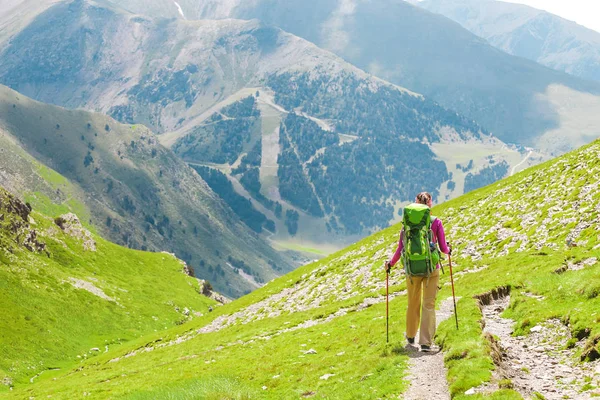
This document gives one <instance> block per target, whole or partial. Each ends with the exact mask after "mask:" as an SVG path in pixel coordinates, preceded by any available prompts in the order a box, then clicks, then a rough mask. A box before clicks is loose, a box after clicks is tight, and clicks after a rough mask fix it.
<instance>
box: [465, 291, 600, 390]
mask: <svg viewBox="0 0 600 400" xmlns="http://www.w3.org/2000/svg"><path fill="white" fill-rule="evenodd" d="M509 301H510V298H509V297H504V298H501V299H498V300H494V301H493V302H492V303H491V304H490V305H487V306H484V307H483V310H482V311H483V317H484V320H485V329H484V331H485V332H488V333H490V334H492V335H494V336H495V337H497V339H498V341H499V342H498V344H499V347H500V351H501V353H502V354H501V360H502V361H501V363H500V365H499V366H498V368H497V370H496V371H495V376H494V378H493V379H492V383H488V384H485V385H482V386H480V387H477V388H473V389H471V390H470V391H467V394H471V393H472V394H475V393H489V392H492V391H495V390H497V389H498V385H497V383H498V382H499V381H500V380H502V379H504V380H505V382H506V380H510V383H511V384H512V386H513V388H514V389H515V390H517V391H518V392H519V393H520V394H521V395H522V396H523V397H524V398H525V399H530V398H534V399H535V398H537V395H536V393H539V394H541V395H543V396H544V397H543V398H545V399H548V400H552V399H591V398H592V397H596V396H600V393H599V392H598V390H597V389H594V388H596V387H598V385H599V384H600V363H599V362H594V363H580V362H578V359H577V358H576V350H577V348H579V347H580V346H583V343H584V340H582V341H580V342H578V343H576V344H575V346H574V347H573V348H571V349H567V348H566V347H567V346H566V345H567V342H568V341H569V340H570V339H571V334H570V331H569V329H568V328H567V327H566V326H565V325H563V324H562V323H561V322H560V321H559V320H556V319H551V320H548V321H546V322H544V323H543V324H540V325H536V326H534V327H532V328H531V332H530V334H528V335H526V336H512V335H511V333H512V329H513V326H514V321H512V320H510V319H507V318H502V317H501V316H500V314H501V313H502V312H503V311H504V310H505V309H506V307H508V304H509Z"/></svg>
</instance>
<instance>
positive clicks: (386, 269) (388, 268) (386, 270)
mask: <svg viewBox="0 0 600 400" xmlns="http://www.w3.org/2000/svg"><path fill="white" fill-rule="evenodd" d="M391 270H392V264H390V262H389V261H388V262H386V263H385V272H387V273H388V274H389V273H390V271H391Z"/></svg>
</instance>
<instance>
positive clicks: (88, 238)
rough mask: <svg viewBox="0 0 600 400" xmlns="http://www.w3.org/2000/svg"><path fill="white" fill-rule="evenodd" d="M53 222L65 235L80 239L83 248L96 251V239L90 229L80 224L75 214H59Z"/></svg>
mask: <svg viewBox="0 0 600 400" xmlns="http://www.w3.org/2000/svg"><path fill="white" fill-rule="evenodd" d="M54 223H55V224H56V225H57V226H58V227H59V228H60V229H61V230H62V231H63V232H64V233H66V234H67V235H69V236H71V237H73V238H75V239H78V240H81V241H82V242H83V249H84V250H86V251H96V241H95V240H94V238H93V237H92V234H91V233H90V231H88V230H87V229H85V228H84V227H83V225H81V221H79V218H77V215H75V214H73V213H68V214H64V215H61V216H60V217H57V218H56V219H55V220H54Z"/></svg>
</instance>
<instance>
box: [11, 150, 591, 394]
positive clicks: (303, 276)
mask: <svg viewBox="0 0 600 400" xmlns="http://www.w3.org/2000/svg"><path fill="white" fill-rule="evenodd" d="M599 156H600V142H598V141H596V142H594V143H593V144H591V145H589V146H587V147H585V148H582V149H580V150H578V151H575V152H573V153H570V154H567V155H566V156H564V157H562V158H559V159H556V160H553V161H551V162H548V163H545V164H543V165H541V166H539V167H536V168H534V169H531V170H527V171H525V172H522V173H520V174H518V175H515V176H513V177H511V178H510V179H507V180H504V181H501V182H499V183H497V184H495V185H492V186H489V187H486V188H483V189H480V190H477V191H475V192H473V193H471V194H468V195H465V196H462V197H460V198H458V199H456V200H454V201H451V202H449V203H446V204H443V205H441V206H439V207H437V208H435V209H434V214H436V215H437V216H439V217H441V218H442V219H443V220H444V221H445V226H446V231H447V232H448V236H449V240H451V241H452V242H453V243H454V248H455V251H454V273H455V283H456V293H457V295H458V296H459V297H460V300H459V301H458V304H457V305H458V315H459V318H460V330H459V331H456V330H455V328H454V321H453V320H448V321H446V322H444V323H442V325H441V326H440V330H439V331H438V338H437V340H438V342H439V343H440V344H441V345H443V347H444V351H445V358H446V359H445V362H446V365H447V367H448V368H449V372H448V379H449V383H450V390H451V393H452V396H453V397H454V398H461V397H463V394H464V392H465V391H466V390H468V389H470V388H471V387H474V386H477V385H479V384H481V383H483V382H486V381H489V380H490V379H491V374H492V370H494V369H495V366H494V363H493V360H492V355H491V354H492V352H491V345H490V343H489V342H488V341H487V339H486V338H485V336H484V335H483V333H482V327H481V324H480V320H481V319H482V314H481V312H480V310H479V308H478V303H477V300H476V299H474V298H473V296H474V295H480V294H483V293H486V292H488V291H490V290H493V289H495V288H497V287H500V286H509V287H510V288H511V304H510V307H509V309H508V310H507V312H506V313H505V314H506V315H508V316H510V318H512V319H514V320H515V321H516V325H515V334H517V335H526V334H528V333H529V329H528V328H529V327H532V326H534V324H536V323H538V322H541V321H544V320H546V319H548V318H551V317H558V318H560V319H561V320H562V321H563V322H564V323H565V324H566V325H567V326H568V328H569V329H570V330H571V331H572V332H573V333H574V334H575V335H579V336H581V337H584V340H585V344H584V346H582V348H581V349H579V350H578V353H577V356H578V357H579V358H578V359H583V360H590V359H593V358H594V357H595V354H597V352H598V350H599V349H598V339H599V337H600V324H599V322H600V321H599V319H598V318H599V317H598V314H597V310H598V309H600V298H599V297H598V293H600V291H599V290H598V279H597V276H598V268H599V264H598V256H599V254H598V253H599V251H598V248H599V247H598V246H599V244H600V238H599V237H598V229H599V226H598V225H599V212H600V210H599V208H598V205H597V204H598V200H599V196H600V191H599V190H598V185H599V184H598V181H597V179H596V176H597V175H598V172H600V162H599ZM398 231H399V226H394V227H391V228H389V229H386V230H383V231H381V232H379V233H377V234H375V235H373V236H371V237H369V238H367V239H364V240H362V241H361V242H358V243H356V244H355V245H353V246H351V247H349V248H347V249H345V250H343V251H340V252H338V253H336V254H333V255H331V256H329V257H327V258H325V259H323V260H320V261H319V262H316V263H314V264H311V265H307V266H305V267H302V268H300V269H298V270H296V271H294V272H291V273H290V274H288V275H286V276H283V277H281V278H278V279H277V280H275V281H273V282H271V283H269V284H268V285H266V286H265V287H263V288H261V289H260V290H257V291H255V292H253V293H251V294H249V295H248V296H245V297H243V298H241V299H239V300H237V301H235V302H233V303H231V304H229V305H226V306H224V307H221V308H219V309H218V310H217V311H216V312H214V313H211V314H209V315H206V316H204V317H202V318H199V319H196V320H194V321H192V322H190V323H189V324H186V325H184V326H180V327H176V328H174V329H171V330H165V331H162V332H157V333H155V334H152V335H149V336H146V337H144V338H140V339H139V340H138V341H136V342H135V343H133V344H128V345H127V346H124V347H122V348H120V349H115V350H114V351H113V350H109V352H108V353H107V354H103V355H100V356H98V357H95V358H94V359H92V360H87V361H84V362H82V365H81V366H80V367H79V368H78V369H77V370H72V371H69V372H62V371H61V372H59V373H56V374H55V375H53V376H52V378H53V379H52V380H50V379H48V378H44V377H43V376H42V377H40V379H39V381H38V382H36V383H34V384H33V385H22V386H17V387H16V388H15V390H14V391H13V392H12V393H11V395H12V396H9V398H13V397H14V398H23V397H25V398H27V397H30V396H31V397H36V398H42V397H43V398H45V397H46V396H48V395H51V396H52V397H53V398H65V399H68V398H75V397H79V396H82V395H84V394H85V395H86V396H89V397H90V398H98V399H105V398H111V399H166V398H168V399H193V398H207V399H222V398H233V399H253V398H256V399H259V398H260V399H282V398H286V399H287V398H301V397H315V398H335V399H372V398H398V397H400V398H401V397H402V393H403V392H404V391H405V390H406V388H407V386H408V382H407V380H406V374H407V362H408V359H409V358H408V354H407V353H406V351H405V350H404V339H403V332H404V328H405V326H404V318H405V315H404V313H405V309H406V296H405V293H404V290H405V287H406V285H405V278H404V275H403V273H402V272H401V271H400V270H399V269H394V270H393V271H392V274H391V276H390V293H391V294H390V298H391V302H390V314H391V318H390V338H391V341H390V344H389V345H386V343H385V326H386V324H385V274H384V273H383V269H382V264H383V262H384V261H385V260H387V259H388V258H389V256H390V255H391V253H392V252H393V251H394V249H395V246H396V242H397V239H398ZM567 240H569V246H567V244H566V243H567ZM574 244H576V246H574ZM574 266H579V267H581V268H579V267H577V268H575V267H574ZM565 267H566V270H564V271H563V273H561V274H558V273H555V272H554V271H555V270H557V269H565ZM469 272H472V273H469ZM449 278H450V277H449V274H448V271H447V270H446V274H445V275H443V276H442V280H441V285H442V290H441V292H440V294H439V297H438V298H439V299H440V300H441V299H445V298H447V297H449V296H450V295H451V289H450V286H449ZM531 294H534V295H538V296H543V300H538V299H536V298H532V297H529V295H531ZM581 332H585V334H583V335H582V334H581ZM586 336H587V338H586ZM575 378H576V379H589V382H590V384H589V385H588V389H587V390H589V389H591V388H593V387H594V386H595V385H597V383H598V382H597V377H596V378H594V377H575ZM594 379H595V380H594ZM490 396H491V397H492V398H498V399H506V398H520V396H519V395H518V393H516V392H515V391H512V390H510V389H503V390H499V391H497V393H495V394H492V395H490ZM470 398H477V396H472V397H470Z"/></svg>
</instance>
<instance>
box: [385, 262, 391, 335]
mask: <svg viewBox="0 0 600 400" xmlns="http://www.w3.org/2000/svg"><path fill="white" fill-rule="evenodd" d="M389 300H390V268H389V265H387V264H386V266H385V342H386V343H389V342H390V302H389Z"/></svg>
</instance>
